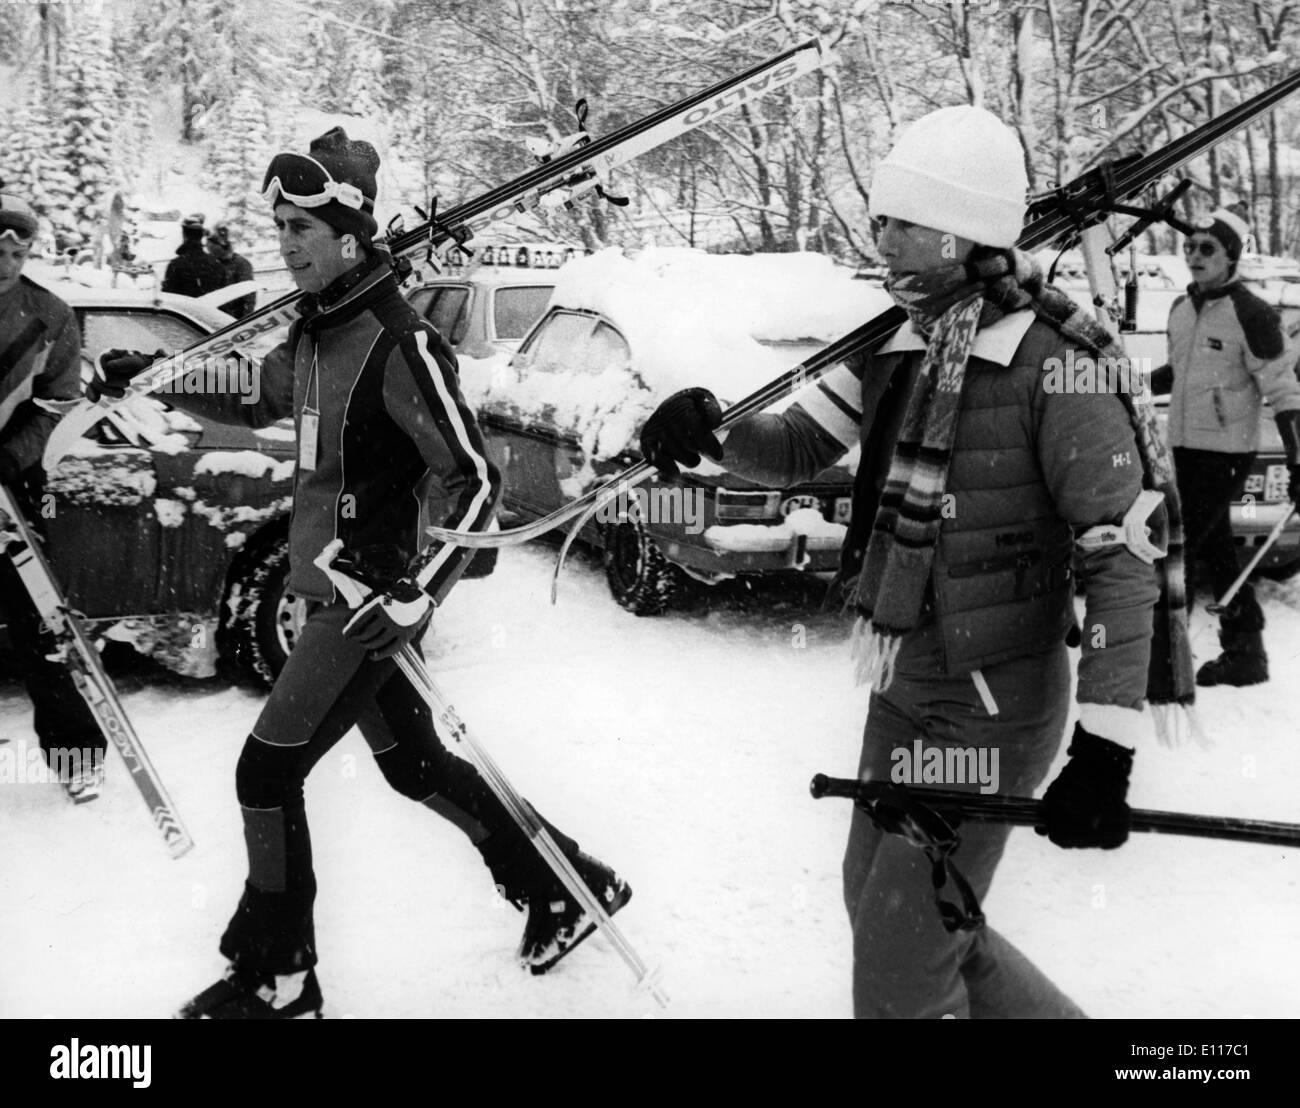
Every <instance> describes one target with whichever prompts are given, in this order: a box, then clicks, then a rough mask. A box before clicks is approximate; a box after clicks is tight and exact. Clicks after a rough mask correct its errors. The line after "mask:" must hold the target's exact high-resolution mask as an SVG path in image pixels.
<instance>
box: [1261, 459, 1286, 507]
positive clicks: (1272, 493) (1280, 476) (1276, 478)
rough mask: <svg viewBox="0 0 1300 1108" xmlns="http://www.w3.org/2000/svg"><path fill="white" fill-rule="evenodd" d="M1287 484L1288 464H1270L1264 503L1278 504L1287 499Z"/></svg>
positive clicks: (1265, 480)
mask: <svg viewBox="0 0 1300 1108" xmlns="http://www.w3.org/2000/svg"><path fill="white" fill-rule="evenodd" d="M1287 484H1288V479H1287V471H1286V466H1269V467H1268V473H1267V474H1266V475H1265V477H1264V503H1266V504H1276V503H1277V502H1278V501H1281V500H1285V499H1286V489H1287Z"/></svg>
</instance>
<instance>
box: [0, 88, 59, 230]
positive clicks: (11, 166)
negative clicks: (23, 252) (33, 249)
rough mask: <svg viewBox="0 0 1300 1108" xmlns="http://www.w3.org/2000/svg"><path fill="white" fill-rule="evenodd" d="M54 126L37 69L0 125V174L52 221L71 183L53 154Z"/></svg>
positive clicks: (41, 214)
mask: <svg viewBox="0 0 1300 1108" xmlns="http://www.w3.org/2000/svg"><path fill="white" fill-rule="evenodd" d="M56 133H57V132H56V127H55V125H54V122H53V120H52V119H51V114H50V94H49V89H47V88H46V87H45V86H44V83H43V77H42V74H41V73H39V72H38V73H34V74H33V75H32V82H31V84H29V85H28V87H27V93H26V96H25V98H24V102H23V104H22V105H21V106H20V107H19V109H18V110H17V111H16V112H14V113H13V115H12V116H10V117H9V118H8V119H7V120H6V121H5V123H4V125H3V126H0V148H2V149H3V150H4V154H3V157H0V178H3V179H4V181H5V186H6V188H9V189H12V190H13V191H14V192H16V193H17V194H18V195H20V196H22V197H23V199H24V200H26V201H27V202H28V203H29V204H31V206H32V207H33V208H35V209H36V212H37V214H38V215H40V216H43V217H44V218H46V219H50V220H51V221H53V217H54V214H55V213H56V212H58V211H60V210H61V208H62V206H63V205H64V204H66V202H67V197H68V196H69V195H70V194H71V191H72V188H73V184H74V182H73V181H72V178H71V177H70V175H69V174H68V171H67V169H66V168H65V167H64V165H63V164H62V162H61V161H60V159H59V158H58V157H57V156H56V155H55V152H54V146H55V137H56Z"/></svg>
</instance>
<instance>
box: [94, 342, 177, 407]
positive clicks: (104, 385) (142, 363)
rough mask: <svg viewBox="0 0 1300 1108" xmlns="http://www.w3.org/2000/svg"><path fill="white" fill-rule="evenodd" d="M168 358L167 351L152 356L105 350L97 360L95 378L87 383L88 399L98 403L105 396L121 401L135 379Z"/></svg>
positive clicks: (135, 351)
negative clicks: (155, 363)
mask: <svg viewBox="0 0 1300 1108" xmlns="http://www.w3.org/2000/svg"><path fill="white" fill-rule="evenodd" d="M166 356H167V351H165V350H158V351H155V352H154V353H152V354H141V353H140V352H139V351H137V350H105V351H104V353H102V354H101V355H100V356H99V357H98V358H96V359H95V376H94V377H92V378H91V379H90V380H89V381H88V382H87V383H86V396H87V398H88V399H90V400H92V401H96V402H97V401H98V400H99V399H100V397H103V396H106V397H108V399H109V400H120V399H121V398H122V397H123V396H125V395H126V390H127V388H128V387H129V386H130V384H131V379H132V378H133V377H136V376H137V375H139V374H141V373H143V372H144V371H145V370H146V369H148V368H149V367H150V366H151V365H153V364H154V362H156V361H157V360H158V359H159V358H165V357H166Z"/></svg>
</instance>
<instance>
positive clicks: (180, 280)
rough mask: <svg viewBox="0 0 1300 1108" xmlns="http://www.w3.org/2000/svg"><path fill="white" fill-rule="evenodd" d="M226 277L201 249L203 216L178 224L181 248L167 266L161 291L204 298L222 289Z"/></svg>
mask: <svg viewBox="0 0 1300 1108" xmlns="http://www.w3.org/2000/svg"><path fill="white" fill-rule="evenodd" d="M225 284H226V273H225V270H224V269H223V268H222V267H221V263H220V262H219V261H217V259H216V258H214V257H213V256H212V255H211V254H209V253H208V252H207V251H206V250H204V249H203V216H202V214H201V213H195V214H194V215H189V216H186V217H185V218H184V219H183V220H181V244H180V246H178V247H177V248H176V257H174V258H173V259H172V260H171V261H170V262H168V263H167V269H166V272H164V273H163V282H162V291H163V292H174V293H177V294H179V295H180V296H205V295H207V294H208V293H210V292H216V290H217V289H219V288H224V287H225Z"/></svg>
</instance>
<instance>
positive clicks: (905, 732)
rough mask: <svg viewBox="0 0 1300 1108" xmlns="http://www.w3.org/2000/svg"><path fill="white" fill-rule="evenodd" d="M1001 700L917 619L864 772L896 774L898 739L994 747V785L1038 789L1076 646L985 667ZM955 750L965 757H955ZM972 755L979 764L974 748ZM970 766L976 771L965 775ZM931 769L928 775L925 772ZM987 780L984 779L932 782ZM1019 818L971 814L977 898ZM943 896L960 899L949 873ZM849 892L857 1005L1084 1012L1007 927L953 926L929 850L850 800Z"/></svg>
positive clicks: (936, 1015) (953, 1013) (880, 702)
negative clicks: (986, 698)
mask: <svg viewBox="0 0 1300 1108" xmlns="http://www.w3.org/2000/svg"><path fill="white" fill-rule="evenodd" d="M981 672H982V673H983V676H984V679H985V680H986V682H987V683H988V687H989V691H990V692H991V694H992V696H993V698H994V700H995V701H996V704H997V708H998V713H997V715H996V716H991V715H990V714H989V712H988V709H987V708H986V706H985V705H984V703H983V700H982V699H981V696H980V694H979V691H978V689H977V687H976V685H975V683H974V680H973V679H972V678H971V677H970V676H969V675H966V676H962V677H948V676H946V675H945V674H944V673H943V666H942V662H941V658H940V654H939V649H938V645H937V643H936V642H935V641H934V638H933V637H932V635H930V634H929V633H927V632H924V631H922V632H915V633H913V635H911V636H909V638H908V639H907V640H906V641H905V642H904V644H903V647H902V649H901V650H900V652H899V659H898V669H897V671H896V675H895V677H894V680H893V682H892V683H891V685H890V687H889V688H888V689H887V690H885V692H884V693H873V694H872V696H871V700H870V705H869V708H868V712H867V723H866V729H865V733H864V736H863V748H862V761H861V766H860V772H861V773H862V774H863V775H864V776H868V777H870V779H872V780H891V779H893V780H895V781H897V780H898V777H897V776H896V775H895V776H892V777H891V771H893V770H894V769H895V767H899V768H900V769H901V768H902V767H903V766H904V765H905V764H906V763H904V762H902V760H901V759H899V758H896V757H895V755H894V751H895V750H902V751H906V752H907V753H908V754H909V755H910V754H912V753H914V751H915V747H914V745H913V744H914V742H915V740H917V739H920V740H921V741H922V743H923V746H924V748H925V749H935V750H937V751H939V752H941V753H942V752H944V751H947V750H949V749H961V748H971V749H973V750H975V751H979V750H980V749H983V750H985V751H986V761H985V763H984V764H985V765H986V766H988V765H992V764H993V762H992V754H993V752H994V751H996V752H997V756H998V757H997V762H996V765H997V770H998V773H997V777H998V781H997V791H998V792H999V793H1006V794H1012V793H1014V794H1018V795H1021V796H1028V795H1030V794H1031V793H1032V792H1033V790H1034V789H1035V788H1036V787H1037V786H1038V785H1039V784H1040V783H1041V782H1042V780H1043V778H1044V777H1045V776H1046V775H1047V772H1048V770H1049V769H1050V767H1051V764H1052V760H1053V758H1054V757H1055V756H1056V751H1057V748H1058V747H1059V746H1060V743H1061V738H1062V735H1063V733H1064V730H1065V723H1066V717H1067V714H1068V710H1069V691H1070V674H1069V667H1068V662H1067V656H1066V649H1065V646H1064V644H1062V645H1061V646H1060V647H1059V648H1058V649H1056V650H1053V651H1051V652H1050V653H1048V654H1045V655H1038V656H1034V657H1028V658H1019V659H1015V660H1013V661H1010V662H1004V663H1001V664H1000V665H996V666H988V667H986V668H985V669H984V670H982V671H981ZM954 761H955V759H954ZM966 764H969V761H967V763H966ZM967 776H970V775H967ZM918 783H921V782H918ZM931 784H932V785H933V786H934V787H937V788H950V789H960V790H962V791H968V792H978V791H979V790H980V784H979V782H978V780H976V781H971V780H965V781H962V780H952V781H943V782H931ZM1010 831H1011V828H1010V827H1008V826H1005V825H998V824H979V823H974V822H969V823H966V824H964V825H963V826H962V827H961V828H960V835H961V846H960V847H959V848H958V849H957V851H956V853H955V854H954V855H953V860H954V862H955V863H956V866H957V868H958V870H960V872H961V873H962V874H963V875H964V876H965V878H966V879H967V880H968V881H969V882H970V884H971V887H972V889H973V890H974V892H975V895H976V896H977V897H978V898H979V899H980V901H981V903H982V902H983V900H984V897H985V896H986V895H987V894H988V891H989V887H990V885H991V884H992V882H993V872H994V870H995V869H996V868H997V865H998V862H999V861H1000V860H1001V858H1002V851H1003V849H1004V847H1005V846H1006V842H1007V838H1008V836H1009V834H1010ZM942 895H943V897H944V899H946V900H949V901H952V902H953V903H956V904H958V905H960V898H959V896H958V893H957V891H956V890H955V889H954V888H952V882H951V881H949V882H948V883H947V885H946V886H945V888H944V889H943V890H942ZM844 898H845V902H846V905H847V907H848V911H849V919H850V922H851V924H852V927H853V1008H854V1013H855V1015H856V1016H857V1018H859V1019H940V1018H943V1017H944V1016H949V1017H954V1018H957V1019H965V1018H970V1019H999V1018H1037V1019H1079V1018H1083V1013H1082V1012H1081V1011H1080V1010H1079V1009H1078V1007H1076V1006H1075V1004H1074V1003H1073V1002H1072V1001H1071V1000H1070V999H1069V998H1068V997H1067V996H1065V995H1064V994H1063V993H1062V992H1061V991H1060V990H1059V989H1058V988H1057V987H1056V986H1055V985H1053V984H1052V983H1051V981H1049V980H1048V979H1047V978H1046V977H1045V976H1044V975H1043V974H1042V973H1041V972H1040V971H1039V970H1038V969H1036V968H1035V967H1034V965H1033V964H1032V963H1031V962H1030V961H1029V960H1028V959H1027V958H1026V957H1025V956H1024V955H1023V954H1021V953H1020V951H1019V950H1017V949H1016V948H1015V947H1014V946H1013V945H1012V944H1011V943H1009V942H1008V941H1007V940H1006V939H1005V938H1003V937H1002V936H1001V935H999V934H998V933H997V932H996V931H994V930H993V929H992V928H991V927H989V926H988V925H987V924H986V925H985V926H984V927H983V928H981V929H979V930H977V931H957V932H954V933H949V932H947V931H945V930H944V927H943V923H942V921H941V919H940V916H939V911H938V908H937V907H936V905H935V891H934V887H933V885H932V883H931V867H930V864H929V862H928V860H927V859H926V856H925V854H924V852H923V851H922V850H921V849H920V848H919V847H916V846H913V845H912V844H911V843H909V842H907V841H906V840H905V839H903V838H902V837H901V836H898V835H893V834H887V833H885V832H883V831H881V830H880V829H879V828H878V827H876V825H875V824H873V823H872V822H871V819H870V818H869V817H868V816H867V815H866V814H865V813H863V812H861V811H859V810H857V809H856V808H855V809H854V812H853V822H852V826H851V828H850V831H849V844H848V850H847V852H846V854H845V858H844Z"/></svg>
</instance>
